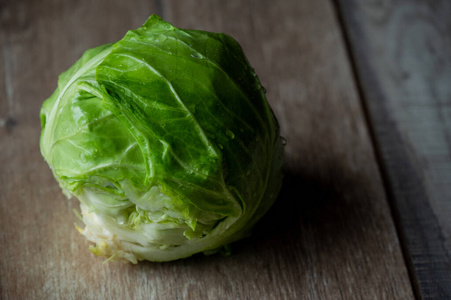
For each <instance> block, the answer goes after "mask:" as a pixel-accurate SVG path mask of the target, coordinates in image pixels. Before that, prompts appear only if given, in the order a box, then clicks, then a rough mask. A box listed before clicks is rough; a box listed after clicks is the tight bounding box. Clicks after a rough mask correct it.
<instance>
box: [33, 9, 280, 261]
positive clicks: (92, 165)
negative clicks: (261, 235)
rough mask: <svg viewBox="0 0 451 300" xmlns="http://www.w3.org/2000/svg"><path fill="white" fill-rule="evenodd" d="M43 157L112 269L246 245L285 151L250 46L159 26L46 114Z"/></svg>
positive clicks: (92, 55) (72, 86)
mask: <svg viewBox="0 0 451 300" xmlns="http://www.w3.org/2000/svg"><path fill="white" fill-rule="evenodd" d="M40 117H41V123H42V124H41V125H42V134H41V140H40V147H41V152H42V155H43V157H44V159H45V160H46V161H47V163H48V164H49V166H50V168H51V170H52V172H53V175H54V177H55V178H56V180H57V181H58V183H59V185H60V187H61V188H62V190H63V192H64V193H65V194H66V195H67V196H68V197H71V196H75V197H77V198H78V199H79V200H80V203H81V212H82V218H83V222H84V223H85V225H86V227H85V228H84V229H81V228H78V229H79V231H80V232H82V234H83V235H85V236H86V237H87V239H88V240H89V241H92V242H94V243H95V246H91V247H90V250H91V251H92V252H93V253H94V254H97V255H102V256H106V257H109V258H110V259H125V260H129V261H131V262H133V263H136V262H137V261H138V260H150V261H170V260H175V259H179V258H183V257H188V256H190V255H193V254H195V253H199V252H204V253H213V252H215V251H217V250H218V249H221V247H223V246H224V245H228V244H230V243H231V242H234V241H236V240H238V239H241V238H243V237H246V236H247V235H249V233H250V229H251V227H252V226H253V225H254V224H255V222H256V221H257V220H258V219H259V218H260V217H262V215H263V214H264V213H265V212H266V211H267V210H268V208H269V207H270V206H271V204H272V203H273V202H274V200H275V198H276V197H277V194H278V192H279V189H280V187H281V182H282V174H281V165H282V156H283V145H282V142H281V138H280V136H279V127H278V124H277V121H276V119H275V117H274V114H273V112H272V110H271V108H270V107H269V105H268V103H267V101H266V98H265V91H264V89H263V87H262V86H261V84H260V82H259V80H258V78H257V75H256V74H255V72H254V70H253V69H252V67H251V66H250V64H249V62H248V61H247V59H246V57H245V55H244V54H243V51H242V49H241V47H240V46H239V44H238V43H237V42H236V41H235V40H234V39H233V38H231V37H230V36H228V35H225V34H218V33H210V32H205V31H197V30H182V29H179V28H176V27H174V26H172V25H171V24H169V23H167V22H164V21H163V20H162V19H161V18H160V17H158V16H155V15H153V16H151V17H150V18H149V19H148V20H147V22H146V23H145V24H144V25H143V26H142V27H141V28H139V29H136V30H132V31H129V32H127V34H126V35H125V36H124V38H123V39H122V40H120V41H118V42H117V43H114V44H108V45H104V46H100V47H97V48H94V49H90V50H88V51H86V52H85V53H84V54H83V56H82V57H81V58H80V59H79V60H78V61H77V62H76V63H75V64H74V65H73V66H72V67H71V68H70V69H68V70H67V71H65V72H63V73H62V74H61V75H60V77H59V79H58V87H57V89H56V91H55V92H54V93H53V95H52V96H51V97H50V98H49V99H47V100H46V101H45V102H44V103H43V106H42V109H41V113H40Z"/></svg>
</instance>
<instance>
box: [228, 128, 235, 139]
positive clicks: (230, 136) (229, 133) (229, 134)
mask: <svg viewBox="0 0 451 300" xmlns="http://www.w3.org/2000/svg"><path fill="white" fill-rule="evenodd" d="M226 135H227V136H228V137H229V138H231V139H233V138H235V134H234V133H233V132H232V131H230V130H227V131H226Z"/></svg>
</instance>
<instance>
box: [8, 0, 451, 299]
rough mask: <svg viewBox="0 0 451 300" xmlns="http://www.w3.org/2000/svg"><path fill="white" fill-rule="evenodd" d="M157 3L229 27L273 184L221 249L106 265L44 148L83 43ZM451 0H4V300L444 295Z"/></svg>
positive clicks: (450, 248) (449, 209) (193, 24)
mask: <svg viewBox="0 0 451 300" xmlns="http://www.w3.org/2000/svg"><path fill="white" fill-rule="evenodd" d="M152 13H157V14H159V15H160V16H162V17H163V18H164V19H166V20H167V21H170V22H172V23H174V25H176V26H178V27H182V28H195V29H204V30H209V31H221V32H226V33H228V34H230V35H232V36H234V37H235V38H236V39H237V40H238V41H239V42H240V43H241V45H242V46H243V49H244V51H245V53H246V54H247V56H248V58H249V60H250V61H251V63H252V64H253V66H254V67H255V69H256V71H257V73H258V74H259V76H260V79H261V81H262V83H263V85H264V86H265V87H266V89H267V91H268V93H267V96H268V99H269V101H270V102H271V105H272V107H273V108H274V111H275V113H276V115H277V116H278V118H279V121H280V124H281V127H282V134H283V136H285V137H286V139H287V141H288V143H287V145H286V152H285V153H286V159H285V181H284V186H283V189H282V192H281V194H280V196H279V198H278V201H277V202H276V204H275V205H274V207H273V208H272V209H271V210H270V212H269V213H268V214H267V215H266V216H265V217H264V218H263V219H262V220H261V222H260V223H259V224H258V225H257V226H256V228H255V230H254V234H253V236H252V237H251V238H249V239H246V240H243V241H241V242H238V243H236V244H234V245H233V248H232V249H233V255H232V256H229V257H222V256H217V255H216V256H208V257H204V256H202V255H198V256H194V257H192V258H189V259H185V260H180V261H175V262H170V263H140V264H138V265H131V264H123V263H106V264H103V263H102V262H103V259H102V258H98V257H95V256H94V255H92V254H91V253H90V252H89V251H88V242H87V241H86V240H85V239H84V237H82V236H81V235H80V234H79V233H78V232H77V231H76V230H75V228H74V225H73V224H74V223H76V222H79V221H78V220H77V219H76V216H75V214H74V213H73V209H78V203H77V201H76V200H74V199H72V200H67V199H65V197H64V196H63V195H62V193H61V191H60V189H59V187H58V184H57V183H56V181H55V180H54V179H53V177H52V175H51V172H50V170H49V168H48V167H47V165H46V164H45V162H44V161H43V159H42V157H41V154H40V151H39V136H40V121H39V109H40V106H41V104H42V102H43V100H44V99H46V98H47V97H48V96H49V95H50V94H51V93H52V92H53V90H54V89H55V88H56V82H57V76H58V74H60V73H61V72H62V71H63V70H65V69H67V68H68V67H69V66H71V65H72V64H73V63H74V61H75V60H76V59H77V58H78V57H80V55H81V54H82V53H83V51H84V50H86V49H88V48H91V47H94V46H97V45H100V44H103V43H107V42H113V41H116V40H118V39H120V38H121V37H122V36H123V35H124V34H125V32H126V30H127V29H131V28H137V27H139V26H140V25H141V24H142V23H143V22H144V21H145V20H146V19H147V17H148V16H149V15H150V14H152ZM450 16H451V2H450V1H447V0H442V1H440V0H435V1H413V0H398V1H371V0H361V1H358V0H349V1H345V0H337V1H335V2H334V1H328V0H302V1H296V0H285V1H279V2H277V3H276V2H275V1H266V0H262V1H257V0H251V1H235V0H233V1H231V0H229V1H218V0H216V1H206V0H205V1H161V0H160V1H158V0H155V1H144V0H142V1H130V2H128V1H119V0H103V1H88V0H80V1H64V2H63V1H50V0H45V1H7V0H1V1H0V55H1V58H0V168H1V172H0V298H1V299H149V298H154V299H207V298H209V299H412V298H424V299H446V298H448V299H450V298H451V17H450Z"/></svg>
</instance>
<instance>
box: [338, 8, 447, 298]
mask: <svg viewBox="0 0 451 300" xmlns="http://www.w3.org/2000/svg"><path fill="white" fill-rule="evenodd" d="M340 2H341V3H342V13H343V15H344V20H345V24H346V29H347V32H348V33H349V38H350V42H351V43H350V45H351V49H352V53H353V54H354V57H355V59H356V66H357V71H358V74H359V76H360V78H361V80H362V81H361V83H362V88H363V92H364V95H365V98H366V100H367V103H368V109H369V113H370V115H371V116H372V121H373V124H374V131H375V136H376V138H377V140H378V142H379V148H380V152H381V157H382V159H383V162H384V165H385V168H386V173H387V179H388V183H389V186H390V188H391V190H392V195H393V200H394V203H395V209H396V211H397V215H398V216H399V222H400V226H399V227H400V229H401V230H402V234H403V235H404V237H405V243H406V255H407V257H408V258H409V260H410V262H411V266H412V272H413V273H412V274H413V276H414V278H415V282H416V289H417V294H418V296H419V297H422V298H424V299H444V298H447V297H450V296H451V159H450V158H451V56H450V53H451V19H450V15H451V3H450V2H449V1H434V2H427V1H423V2H422V1H409V0H403V1H396V2H387V1H385V2H384V1H379V2H377V1H376V2H375V1H340Z"/></svg>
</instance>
